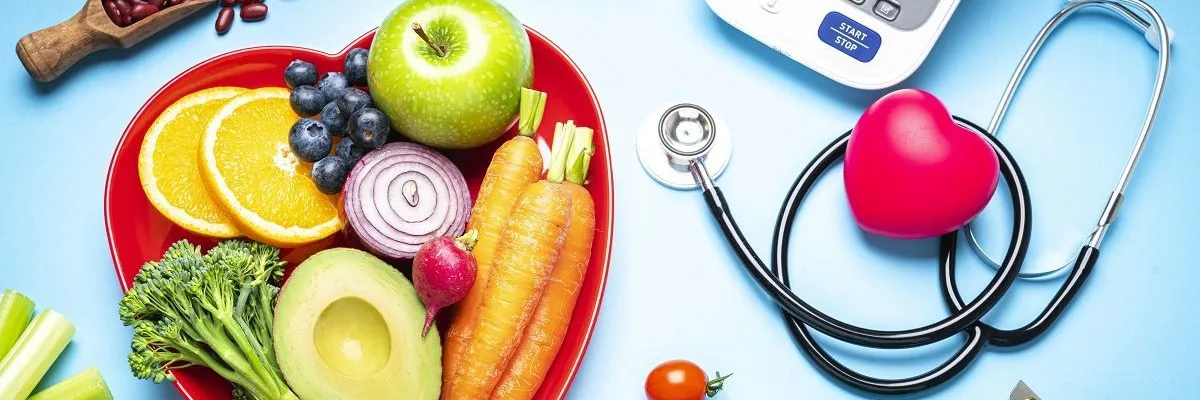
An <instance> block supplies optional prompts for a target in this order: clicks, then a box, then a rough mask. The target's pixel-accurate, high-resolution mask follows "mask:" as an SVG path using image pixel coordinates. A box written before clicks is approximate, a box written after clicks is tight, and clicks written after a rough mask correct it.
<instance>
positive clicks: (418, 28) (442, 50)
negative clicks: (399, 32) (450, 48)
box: [412, 22, 446, 57]
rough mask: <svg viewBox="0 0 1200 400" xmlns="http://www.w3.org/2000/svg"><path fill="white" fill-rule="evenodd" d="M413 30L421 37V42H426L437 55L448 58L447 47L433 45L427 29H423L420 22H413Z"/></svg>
mask: <svg viewBox="0 0 1200 400" xmlns="http://www.w3.org/2000/svg"><path fill="white" fill-rule="evenodd" d="M412 29H413V30H414V31H416V32H417V36H420V37H421V40H424V41H425V44H428V45H429V47H430V48H432V49H433V52H435V53H437V55H438V57H445V56H446V46H444V45H441V44H435V43H433V39H430V38H429V35H426V34H425V29H424V28H422V27H421V23H420V22H413V24H412Z"/></svg>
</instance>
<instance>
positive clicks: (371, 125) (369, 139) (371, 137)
mask: <svg viewBox="0 0 1200 400" xmlns="http://www.w3.org/2000/svg"><path fill="white" fill-rule="evenodd" d="M391 132H392V126H391V123H390V122H388V118H387V116H386V115H383V113H382V112H380V111H379V110H376V109H374V108H364V109H361V110H358V111H355V112H354V114H352V115H350V119H349V120H347V121H346V136H347V137H349V138H350V139H352V140H354V143H358V144H359V145H361V146H363V147H365V148H368V149H374V148H376V147H379V146H383V144H384V143H387V139H388V134H390V133H391Z"/></svg>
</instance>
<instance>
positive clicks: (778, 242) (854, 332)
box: [693, 117, 1100, 394]
mask: <svg viewBox="0 0 1200 400" xmlns="http://www.w3.org/2000/svg"><path fill="white" fill-rule="evenodd" d="M955 120H956V121H957V122H958V123H959V124H960V125H962V126H964V127H967V128H969V129H971V130H973V131H975V132H976V133H978V134H980V136H981V137H983V138H984V139H985V140H986V141H987V142H988V144H989V145H990V146H991V147H992V149H993V150H994V151H995V152H996V155H997V158H998V160H999V161H1000V172H1001V175H1002V176H1003V177H1004V181H1005V183H1006V185H1007V186H1008V191H1009V196H1010V201H1011V202H1012V204H1013V219H1012V226H1013V228H1012V236H1011V238H1010V248H1009V251H1008V253H1007V255H1006V257H1005V264H1004V266H1005V267H1011V269H1006V268H1001V270H1000V272H999V273H998V274H997V275H996V276H995V277H993V279H992V282H991V283H989V285H988V287H987V288H985V289H984V290H983V291H982V292H981V294H980V295H979V296H977V297H976V298H975V299H974V300H972V301H971V303H966V302H965V301H964V300H963V298H962V294H961V293H960V291H959V289H958V285H957V282H956V280H955V264H956V262H955V260H956V256H957V246H958V231H955V232H951V233H947V234H945V235H942V236H941V237H940V239H939V246H938V258H939V262H940V264H941V274H940V275H939V279H940V281H941V290H942V297H943V300H944V301H945V302H946V305H947V308H948V309H949V310H950V312H951V315H950V316H949V317H947V318H945V319H943V320H942V321H939V322H936V323H933V324H929V325H927V326H925V327H921V328H917V329H908V330H902V331H884V330H876V329H869V328H862V327H858V326H855V325H852V324H849V323H846V322H843V321H841V320H838V319H837V318H834V317H832V316H829V315H827V314H824V313H822V312H820V311H818V310H816V309H815V308H813V307H811V306H810V305H808V304H807V303H806V302H804V300H803V299H801V298H800V297H799V295H797V294H796V293H795V292H793V291H792V290H791V279H790V273H789V263H788V255H789V253H790V247H789V243H790V242H791V232H792V228H793V221H794V220H795V216H796V214H797V213H798V212H799V209H800V206H801V205H802V204H803V201H804V198H805V196H807V194H808V193H809V191H810V190H811V189H812V187H813V186H815V184H816V182H817V181H818V180H819V179H820V178H821V176H822V175H824V173H825V172H826V171H828V170H829V168H831V167H832V166H833V165H835V164H836V163H838V162H839V160H841V158H842V157H843V156H844V155H845V151H846V145H847V142H848V139H849V135H850V132H846V133H845V134H843V135H841V136H840V137H838V138H837V139H835V140H834V141H833V142H832V143H830V144H829V145H828V146H827V147H826V148H825V149H824V150H822V151H821V152H820V153H819V154H818V155H817V157H815V158H814V159H813V160H812V161H811V162H810V163H809V164H808V166H806V167H805V169H804V171H803V172H801V174H800V175H799V176H798V177H797V179H796V181H795V182H794V183H793V185H792V188H791V189H790V191H789V193H788V196H787V198H786V200H785V201H784V204H783V206H782V207H781V208H780V213H779V218H778V219H777V220H776V224H775V234H774V245H773V246H772V263H771V267H770V269H769V270H768V269H767V268H766V266H765V265H763V263H762V261H761V259H760V258H759V257H758V255H757V254H755V252H754V250H753V248H752V247H751V246H750V244H749V243H748V242H747V241H746V239H745V237H744V236H743V235H742V233H741V231H740V229H739V228H738V226H737V223H736V221H735V220H734V219H733V216H732V212H731V211H730V209H729V207H728V204H727V203H726V201H725V196H724V194H723V193H722V192H721V189H720V188H719V187H718V186H716V185H715V184H714V183H712V181H711V180H710V179H708V177H707V174H706V173H705V172H704V169H703V165H702V164H699V163H695V164H693V172H694V173H695V174H696V176H697V180H699V181H700V182H701V186H702V187H703V191H704V195H705V199H706V201H707V203H708V206H709V210H710V212H711V213H712V214H713V216H714V218H715V219H716V221H717V224H718V225H719V226H720V227H721V231H722V232H723V234H724V235H725V237H726V240H727V241H728V242H729V243H730V244H731V247H732V248H733V249H734V253H735V254H736V255H737V256H738V258H739V260H740V261H741V264H742V266H743V267H744V268H745V269H746V271H747V272H748V273H750V275H751V276H752V277H754V278H755V280H756V281H758V282H759V284H760V285H761V286H762V287H763V289H764V290H765V291H766V292H767V294H768V295H769V296H770V297H771V298H772V300H774V302H775V303H776V305H777V306H778V307H779V309H780V311H781V315H782V317H783V318H784V320H785V321H786V322H787V325H788V330H789V333H790V334H791V335H792V337H793V339H794V340H795V341H796V344H797V345H798V346H799V347H800V349H801V351H802V352H804V353H805V354H806V355H807V356H808V357H809V359H810V360H812V361H813V363H814V364H816V365H817V366H818V367H819V368H820V369H822V370H823V371H825V372H826V373H827V374H829V375H831V376H833V377H834V378H836V379H838V380H839V381H841V382H843V383H845V384H847V385H849V386H851V387H854V388H856V389H858V390H862V391H867V392H874V393H882V394H904V393H912V392H919V391H923V390H927V389H929V388H932V387H934V386H937V385H940V384H942V383H944V382H946V381H948V380H950V379H952V378H953V377H954V376H956V375H958V374H959V373H961V372H962V371H963V370H965V369H966V367H967V366H968V365H970V363H971V361H973V360H974V359H975V358H977V357H978V356H979V355H980V354H981V353H982V350H983V348H984V347H986V346H987V345H989V344H991V345H996V346H1002V347H1005V346H1016V345H1020V344H1023V343H1025V342H1028V341H1029V340H1032V339H1033V338H1035V337H1037V336H1038V335H1040V334H1041V333H1042V332H1044V331H1045V330H1047V329H1049V327H1050V326H1051V325H1052V324H1053V323H1054V321H1055V320H1057V318H1058V317H1059V316H1060V315H1062V312H1063V311H1065V309H1066V306H1067V304H1068V303H1070V301H1071V300H1072V299H1073V298H1074V297H1075V295H1076V294H1078V292H1079V290H1080V289H1081V288H1082V286H1083V283H1084V281H1085V280H1086V278H1087V277H1088V276H1089V275H1090V273H1091V270H1092V268H1093V267H1094V265H1095V263H1096V260H1097V258H1098V257H1099V254H1100V253H1099V250H1097V249H1096V248H1094V247H1091V246H1086V245H1085V246H1083V247H1082V248H1081V249H1080V252H1079V256H1078V257H1077V259H1076V261H1075V263H1074V264H1075V267H1074V268H1073V269H1072V273H1071V275H1070V276H1069V277H1068V279H1067V280H1066V281H1065V282H1064V283H1063V285H1062V286H1061V287H1060V288H1059V291H1058V292H1057V294H1056V295H1055V297H1054V298H1053V299H1052V300H1051V301H1050V302H1049V303H1047V305H1046V307H1045V308H1044V309H1043V310H1042V312H1041V314H1040V315H1039V316H1038V317H1037V318H1034V320H1033V321H1032V322H1030V323H1029V324H1027V325H1025V326H1023V327H1020V328H1017V329H1010V330H1005V329H998V328H996V327H994V326H992V325H990V324H987V323H986V322H983V321H982V320H981V319H982V317H983V315H986V314H987V312H988V311H990V310H991V308H992V307H994V306H995V305H996V303H998V302H999V300H1000V298H1002V297H1003V296H1004V293H1005V292H1006V291H1007V289H1008V288H1009V287H1010V286H1011V284H1012V282H1013V281H1014V280H1015V279H1016V275H1017V273H1018V272H1019V266H1020V265H1021V264H1022V262H1023V261H1024V258H1025V254H1026V251H1027V250H1028V247H1029V236H1030V235H1029V233H1030V232H1031V230H1032V221H1033V215H1032V210H1031V207H1030V204H1031V202H1030V195H1029V188H1028V185H1027V182H1026V180H1025V175H1024V173H1022V172H1021V169H1020V166H1019V165H1018V164H1017V162H1016V160H1015V159H1014V158H1013V156H1012V154H1011V153H1009V152H1008V150H1007V149H1006V148H1005V147H1004V145H1003V144H1001V143H1000V142H999V141H997V140H996V139H995V137H993V136H991V135H990V134H988V133H987V132H986V131H984V130H983V128H980V127H979V126H978V125H975V124H973V123H971V122H970V121H967V120H964V119H961V118H958V117H955ZM972 307H976V309H978V310H979V311H977V312H978V315H976V314H973V313H971V312H970V311H969V310H971V308H972ZM959 321H966V322H965V323H963V322H959ZM809 327H812V328H813V329H816V330H817V331H820V332H821V333H824V334H826V335H829V336H830V337H831V338H833V339H836V340H840V341H843V342H847V343H851V344H856V345H860V346H866V347H871V348H878V349H894V348H908V347H917V346H923V345H928V344H932V343H935V342H938V341H941V340H943V339H946V338H949V337H951V336H955V335H958V334H960V333H962V334H964V335H965V340H964V343H963V345H962V347H960V348H959V349H958V351H956V352H955V354H954V355H953V356H952V357H950V358H949V359H947V360H946V361H945V362H943V363H942V364H940V365H938V366H937V367H935V368H933V369H931V370H929V371H926V372H924V373H921V374H918V375H915V376H912V377H907V378H877V377H871V376H867V375H864V374H862V373H859V372H857V371H854V370H853V369H851V368H849V367H847V366H845V365H844V364H842V363H840V362H838V361H837V360H836V359H835V358H834V357H833V356H831V355H830V354H829V353H828V352H827V351H825V349H824V348H823V347H822V346H821V344H820V343H819V342H818V341H817V340H816V338H815V337H814V336H813V335H812V332H810V331H809Z"/></svg>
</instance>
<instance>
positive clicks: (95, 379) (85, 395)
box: [27, 367, 113, 400]
mask: <svg viewBox="0 0 1200 400" xmlns="http://www.w3.org/2000/svg"><path fill="white" fill-rule="evenodd" d="M27 400H113V397H112V392H110V391H109V390H108V384H107V383H104V377H103V376H100V370H97V369H96V367H89V368H88V369H85V370H83V372H80V373H78V374H75V376H72V377H70V378H67V379H64V380H63V381H62V382H59V383H56V384H54V386H51V387H49V388H47V389H46V390H43V391H41V392H38V394H35V395H33V396H30V397H29V399H27Z"/></svg>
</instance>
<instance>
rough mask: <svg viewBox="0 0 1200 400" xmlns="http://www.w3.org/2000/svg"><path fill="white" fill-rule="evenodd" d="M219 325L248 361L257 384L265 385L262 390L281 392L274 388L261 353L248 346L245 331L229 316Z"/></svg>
mask: <svg viewBox="0 0 1200 400" xmlns="http://www.w3.org/2000/svg"><path fill="white" fill-rule="evenodd" d="M221 323H222V324H223V325H224V326H225V331H226V332H228V333H229V336H230V337H231V338H233V342H234V343H235V344H237V347H238V348H239V349H241V351H242V354H244V355H245V356H246V357H247V358H248V359H249V361H250V368H251V370H252V371H254V375H253V376H256V377H258V379H259V382H262V383H264V384H265V385H264V389H271V390H273V391H274V393H281V392H282V390H280V388H279V387H276V383H275V380H276V378H275V376H274V374H272V373H271V372H269V371H267V369H266V366H265V365H264V364H263V355H262V353H260V352H258V351H257V350H255V349H254V346H253V345H251V344H250V340H249V339H248V338H246V331H245V330H243V329H242V326H241V325H239V324H238V323H237V322H234V321H233V317H232V316H229V315H222V316H221ZM269 398H271V399H274V398H276V397H275V396H271V397H269Z"/></svg>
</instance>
